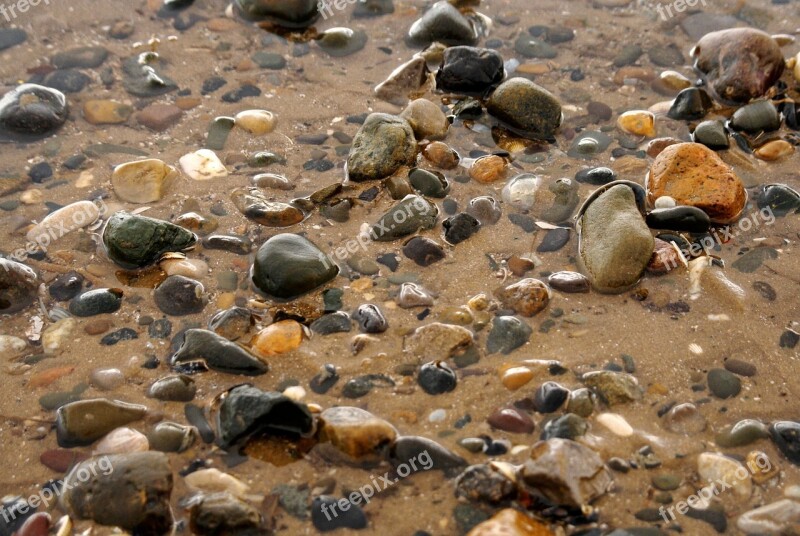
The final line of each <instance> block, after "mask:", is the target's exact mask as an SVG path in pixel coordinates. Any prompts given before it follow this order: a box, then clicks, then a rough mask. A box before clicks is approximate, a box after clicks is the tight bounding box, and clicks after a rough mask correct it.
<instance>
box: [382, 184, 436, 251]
mask: <svg viewBox="0 0 800 536" xmlns="http://www.w3.org/2000/svg"><path fill="white" fill-rule="evenodd" d="M438 215H439V209H438V208H436V205H434V204H432V203H431V202H430V201H428V200H427V199H425V198H424V197H422V196H418V195H407V196H406V197H405V198H403V200H402V201H400V202H399V203H397V204H396V205H395V206H393V207H392V208H391V209H389V211H388V212H386V213H385V214H384V215H383V216H381V217H380V218H379V219H378V221H377V222H376V223H375V224H374V225H373V226H372V229H371V231H370V236H371V238H372V239H373V240H375V241H376V242H391V241H392V240H396V239H398V238H402V237H404V236H408V235H410V234H413V233H416V232H417V231H420V230H427V229H433V227H434V226H435V225H436V219H437V217H438Z"/></svg>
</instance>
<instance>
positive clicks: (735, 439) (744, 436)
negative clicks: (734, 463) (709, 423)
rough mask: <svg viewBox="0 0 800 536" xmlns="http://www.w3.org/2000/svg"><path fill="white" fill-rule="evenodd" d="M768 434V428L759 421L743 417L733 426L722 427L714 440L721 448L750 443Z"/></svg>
mask: <svg viewBox="0 0 800 536" xmlns="http://www.w3.org/2000/svg"><path fill="white" fill-rule="evenodd" d="M769 436H770V431H769V429H768V428H767V426H766V425H765V424H764V423H762V422H761V421H758V420H756V419H743V420H741V421H739V422H737V423H736V424H734V425H733V426H731V427H727V428H725V429H723V430H722V431H721V432H720V433H718V434H717V435H716V437H715V438H714V442H715V443H716V444H717V445H718V446H720V447H722V448H735V447H744V446H747V445H750V444H752V443H755V442H756V441H758V440H759V439H766V438H768V437H769Z"/></svg>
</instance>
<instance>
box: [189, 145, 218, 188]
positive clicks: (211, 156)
mask: <svg viewBox="0 0 800 536" xmlns="http://www.w3.org/2000/svg"><path fill="white" fill-rule="evenodd" d="M180 164H181V169H183V172H184V173H186V175H188V176H189V177H190V178H191V179H193V180H196V181H207V180H211V179H217V178H219V177H225V176H226V175H227V174H228V170H227V169H225V166H224V165H223V164H222V162H221V161H220V159H219V157H218V156H217V155H216V153H214V151H212V150H211V149H200V150H199V151H195V152H193V153H189V154H187V155H183V156H182V157H181V159H180Z"/></svg>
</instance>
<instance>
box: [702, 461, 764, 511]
mask: <svg viewBox="0 0 800 536" xmlns="http://www.w3.org/2000/svg"><path fill="white" fill-rule="evenodd" d="M697 473H698V474H699V475H700V478H702V479H703V480H706V481H713V482H716V481H717V480H721V481H725V482H727V483H728V484H729V485H730V486H731V489H732V491H733V492H734V494H735V495H736V496H737V497H738V498H739V499H741V500H747V499H749V498H750V496H751V495H752V494H753V481H752V479H751V478H750V471H748V470H747V468H746V467H745V466H744V465H742V464H741V463H739V462H737V461H736V460H734V459H732V458H728V457H727V456H723V455H721V454H716V453H712V452H704V453H702V454H700V455H699V456H698V457H697ZM742 474H744V475H746V478H741V476H740V475H742Z"/></svg>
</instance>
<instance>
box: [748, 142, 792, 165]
mask: <svg viewBox="0 0 800 536" xmlns="http://www.w3.org/2000/svg"><path fill="white" fill-rule="evenodd" d="M792 154H794V145H792V144H791V143H789V142H788V141H786V140H773V141H769V142H767V143H765V144H764V145H762V146H761V147H759V148H758V149H756V150H755V155H756V156H757V157H758V158H760V159H761V160H766V161H768V162H773V161H775V160H781V159H782V158H785V157H787V156H790V155H792Z"/></svg>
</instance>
